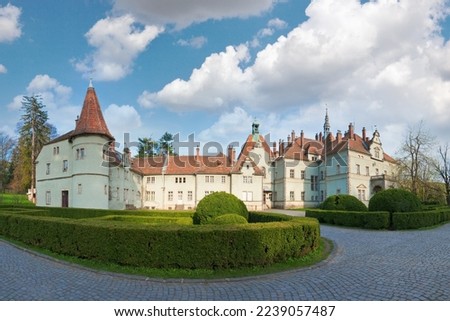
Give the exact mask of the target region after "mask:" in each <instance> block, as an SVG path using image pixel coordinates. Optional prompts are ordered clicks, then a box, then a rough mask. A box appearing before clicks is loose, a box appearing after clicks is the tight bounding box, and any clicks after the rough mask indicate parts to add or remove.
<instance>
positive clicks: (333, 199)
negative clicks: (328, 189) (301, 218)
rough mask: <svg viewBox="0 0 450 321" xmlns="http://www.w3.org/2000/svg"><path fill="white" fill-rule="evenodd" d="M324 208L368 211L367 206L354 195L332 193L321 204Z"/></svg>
mask: <svg viewBox="0 0 450 321" xmlns="http://www.w3.org/2000/svg"><path fill="white" fill-rule="evenodd" d="M320 208H321V209H323V210H334V211H336V210H337V211H357V212H364V211H367V206H366V205H365V204H364V203H363V202H361V201H360V200H359V199H357V198H356V197H354V196H352V195H331V196H329V197H327V199H326V200H325V201H324V202H323V203H322V204H321V205H320Z"/></svg>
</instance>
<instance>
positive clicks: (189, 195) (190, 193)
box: [188, 191, 192, 201]
mask: <svg viewBox="0 0 450 321" xmlns="http://www.w3.org/2000/svg"><path fill="white" fill-rule="evenodd" d="M188 201H192V191H188Z"/></svg>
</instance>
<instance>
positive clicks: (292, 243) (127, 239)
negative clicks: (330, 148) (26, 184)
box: [0, 211, 320, 269]
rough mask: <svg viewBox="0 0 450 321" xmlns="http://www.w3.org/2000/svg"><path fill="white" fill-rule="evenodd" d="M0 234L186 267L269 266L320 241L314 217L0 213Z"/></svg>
mask: <svg viewBox="0 0 450 321" xmlns="http://www.w3.org/2000/svg"><path fill="white" fill-rule="evenodd" d="M257 215H258V214H256V213H253V214H252V216H253V217H256V216H257ZM264 219H266V218H264ZM0 234H2V235H4V236H6V237H10V238H12V239H16V240H20V241H22V242H25V243H27V244H31V245H35V246H39V247H42V248H46V249H49V250H51V251H53V252H57V253H61V254H66V255H71V256H77V257H80V258H88V259H94V260H100V261H105V262H112V263H116V264H123V265H131V266H138V267H139V266H143V267H154V268H190V269H196V268H204V269H227V268H238V267H244V266H255V265H259V266H264V265H269V264H273V263H275V262H280V261H285V260H287V259H289V258H297V257H301V256H304V255H306V254H308V253H310V252H311V251H313V250H315V249H317V248H318V246H319V242H320V227H319V223H318V222H317V220H315V219H311V218H294V217H293V218H291V220H289V221H282V222H271V223H254V224H245V225H200V226H195V225H191V226H182V225H160V226H143V225H142V224H137V223H132V222H116V221H108V220H98V219H76V220H75V219H69V218H61V217H38V216H29V215H17V214H14V213H2V211H0Z"/></svg>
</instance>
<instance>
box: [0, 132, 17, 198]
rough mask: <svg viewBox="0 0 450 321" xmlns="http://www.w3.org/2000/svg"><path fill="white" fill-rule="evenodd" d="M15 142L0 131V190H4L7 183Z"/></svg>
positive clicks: (9, 178)
mask: <svg viewBox="0 0 450 321" xmlns="http://www.w3.org/2000/svg"><path fill="white" fill-rule="evenodd" d="M15 144H16V141H15V139H13V138H11V137H10V136H8V135H6V134H5V133H3V132H0V192H4V191H5V188H6V186H7V185H8V184H9V182H10V180H11V177H10V168H11V158H12V154H13V150H14V146H15Z"/></svg>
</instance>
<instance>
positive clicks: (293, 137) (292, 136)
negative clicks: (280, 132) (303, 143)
mask: <svg viewBox="0 0 450 321" xmlns="http://www.w3.org/2000/svg"><path fill="white" fill-rule="evenodd" d="M291 142H292V144H293V143H294V142H295V131H294V130H292V132H291Z"/></svg>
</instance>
